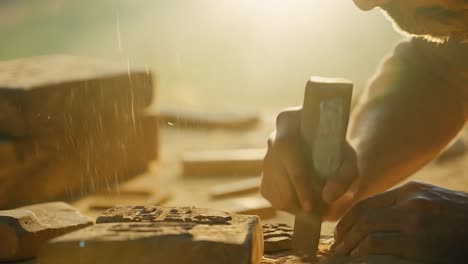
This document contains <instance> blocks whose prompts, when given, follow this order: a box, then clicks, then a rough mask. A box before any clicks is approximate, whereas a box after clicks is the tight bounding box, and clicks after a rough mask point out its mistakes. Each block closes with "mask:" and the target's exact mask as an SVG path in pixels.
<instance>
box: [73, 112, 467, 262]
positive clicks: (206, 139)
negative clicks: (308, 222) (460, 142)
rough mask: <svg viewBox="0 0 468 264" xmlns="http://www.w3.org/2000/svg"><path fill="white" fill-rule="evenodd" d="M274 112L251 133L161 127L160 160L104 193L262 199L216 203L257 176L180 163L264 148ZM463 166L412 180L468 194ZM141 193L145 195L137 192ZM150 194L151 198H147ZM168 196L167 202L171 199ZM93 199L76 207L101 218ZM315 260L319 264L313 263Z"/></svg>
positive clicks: (287, 218) (281, 219)
mask: <svg viewBox="0 0 468 264" xmlns="http://www.w3.org/2000/svg"><path fill="white" fill-rule="evenodd" d="M274 120H275V114H274V113H271V114H266V115H264V116H263V121H262V124H260V125H259V126H258V127H257V129H255V130H248V131H243V132H239V131H235V132H234V131H227V130H203V129H200V130H193V129H192V130H188V129H187V130H186V129H181V128H174V127H171V126H167V127H164V128H162V131H161V132H162V133H161V144H162V149H161V159H160V161H159V162H158V163H157V164H153V165H152V166H151V167H150V171H149V172H147V173H145V174H142V175H140V176H138V177H136V178H134V179H132V180H130V181H127V182H122V183H121V184H119V185H118V186H110V187H109V188H108V189H107V190H103V191H102V192H103V193H105V194H106V195H109V196H112V197H121V196H125V195H127V194H128V193H131V194H141V195H136V196H134V198H133V199H126V201H125V202H126V203H132V201H133V204H138V205H154V203H155V201H154V199H153V200H152V198H151V197H154V196H157V195H162V196H164V197H166V198H167V199H165V200H164V202H161V200H158V202H157V203H158V204H157V205H160V204H164V205H165V206H172V205H174V206H197V207H205V208H213V209H220V210H224V211H229V210H228V209H229V208H230V207H232V206H233V201H234V200H236V199H239V198H240V199H252V198H258V197H260V194H259V192H258V191H255V192H251V193H247V194H239V195H238V196H234V197H229V198H226V199H213V198H212V197H211V196H210V191H209V190H210V188H212V187H214V186H217V185H219V184H225V183H230V182H237V181H238V180H241V179H248V178H252V177H255V176H258V175H237V176H232V175H231V176H226V175H218V176H210V177H196V178H190V177H183V176H182V166H181V163H180V160H181V157H182V154H183V153H184V152H185V151H198V150H210V149H232V148H263V147H265V146H266V141H267V138H268V135H269V134H270V132H271V131H272V130H273V129H274ZM464 164H468V157H467V156H466V155H465V156H463V157H461V158H457V159H455V160H452V161H449V162H444V163H443V164H436V163H431V164H429V165H428V166H426V167H425V168H424V169H423V170H421V171H420V172H418V173H416V174H415V175H414V176H413V177H412V178H411V180H420V181H424V182H428V183H432V184H435V185H439V186H442V187H446V188H451V189H456V190H461V191H468V177H464V175H466V168H465V166H464ZM139 190H141V193H139ZM146 193H151V195H149V194H148V195H146ZM168 197H169V198H168ZM89 202H90V201H89V199H88V200H87V202H86V203H83V202H82V201H78V202H77V203H75V204H74V205H75V206H77V207H78V208H79V209H80V210H82V212H84V213H85V214H87V215H89V216H92V217H97V216H98V215H100V213H101V212H102V209H99V208H94V209H93V208H92V207H90V206H89ZM262 220H263V222H264V223H284V224H289V225H292V224H293V220H294V219H293V216H291V215H290V214H287V213H283V212H277V213H276V215H275V216H273V217H269V218H267V219H262ZM334 226H335V223H325V224H324V225H323V228H322V235H324V236H330V235H331V234H332V233H333V229H334ZM317 261H319V262H321V263H409V262H405V261H403V260H399V259H396V258H393V257H371V258H369V259H367V260H362V259H361V260H350V259H346V258H328V257H323V258H321V259H320V260H317ZM315 262H316V261H315ZM263 263H283V264H285V263H310V262H307V261H304V260H301V259H300V258H298V257H295V256H292V255H290V254H289V253H287V252H282V253H277V254H273V255H266V256H265V258H264V260H263Z"/></svg>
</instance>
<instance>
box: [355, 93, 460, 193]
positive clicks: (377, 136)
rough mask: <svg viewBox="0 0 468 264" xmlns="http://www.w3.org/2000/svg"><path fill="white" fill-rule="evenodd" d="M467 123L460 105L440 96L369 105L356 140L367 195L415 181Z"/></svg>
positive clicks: (359, 121)
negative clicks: (413, 178) (418, 171)
mask: <svg viewBox="0 0 468 264" xmlns="http://www.w3.org/2000/svg"><path fill="white" fill-rule="evenodd" d="M431 97H433V98H431ZM464 122H465V120H464V117H463V115H462V112H460V111H459V109H457V107H456V104H454V103H453V102H451V100H449V98H443V97H441V96H437V95H430V96H421V97H419V98H399V96H396V95H395V96H394V95H388V96H386V97H382V98H376V99H371V100H370V101H368V102H366V103H365V105H364V106H363V107H362V108H361V109H360V110H359V113H358V114H357V116H356V121H355V123H354V125H353V127H352V134H353V136H352V138H351V142H352V144H353V145H354V146H355V148H356V151H357V153H358V163H359V167H360V171H361V174H362V175H361V176H362V179H363V180H362V186H361V188H360V189H361V192H362V194H361V195H362V196H368V195H372V194H376V193H379V192H382V191H384V190H386V189H388V188H390V187H392V186H393V185H395V184H397V183H398V182H400V181H401V180H403V179H405V178H407V177H409V176H410V175H411V174H412V173H413V172H415V171H417V170H418V169H420V168H421V167H423V166H424V165H425V164H426V163H428V162H429V161H430V160H432V159H433V158H434V157H435V156H436V155H437V154H438V153H439V152H440V150H441V149H442V148H443V147H444V146H446V144H447V143H449V142H450V140H451V139H452V138H453V137H454V136H455V135H456V134H457V133H458V131H459V130H460V129H461V128H462V127H463V125H464Z"/></svg>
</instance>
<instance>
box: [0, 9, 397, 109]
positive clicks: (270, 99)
mask: <svg viewBox="0 0 468 264" xmlns="http://www.w3.org/2000/svg"><path fill="white" fill-rule="evenodd" d="M0 36H2V37H1V41H0V59H1V60H7V59H13V58H19V57H27V56H34V55H42V54H50V53H61V54H72V55H84V56H90V57H98V58H105V59H111V60H114V61H117V62H122V63H126V64H129V65H130V66H132V65H139V66H145V65H147V66H148V67H149V68H150V69H151V70H152V71H153V72H154V73H155V74H156V76H157V93H158V96H157V105H158V106H161V107H166V106H171V107H180V108H184V107H190V108H201V109H230V110H233V109H234V110H235V109H239V108H241V109H243V110H255V111H258V110H260V111H264V110H274V111H276V110H279V109H281V108H283V107H285V106H289V105H296V104H300V103H301V100H302V96H303V95H302V93H303V90H304V85H305V82H306V80H307V78H308V77H309V76H310V75H324V76H340V77H345V78H348V79H351V80H353V81H354V82H355V84H356V88H357V90H358V91H359V89H361V88H362V87H364V86H365V83H366V81H367V80H368V79H369V78H370V77H371V76H372V74H373V73H374V71H375V69H376V67H377V66H378V64H379V62H380V61H381V59H382V57H383V56H385V55H386V54H387V53H388V52H389V51H390V50H391V48H392V46H394V45H395V43H396V42H397V41H398V40H399V39H400V38H401V36H399V35H398V34H397V33H395V32H394V30H393V29H392V27H391V25H390V23H389V22H388V21H386V19H385V18H384V16H382V14H381V13H380V12H379V11H377V10H375V11H372V12H367V13H365V12H362V11H360V10H358V9H357V8H356V7H355V6H354V4H353V2H352V1H351V0H348V1H338V0H335V1H329V0H288V1H286V0H197V1H193V0H133V1H130V0H99V1H93V0H81V1H67V0H36V1H27V0H14V1H13V0H2V1H0Z"/></svg>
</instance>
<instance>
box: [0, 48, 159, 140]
mask: <svg viewBox="0 0 468 264" xmlns="http://www.w3.org/2000/svg"><path fill="white" fill-rule="evenodd" d="M0 87H1V89H0V110H2V109H3V110H5V111H3V112H2V114H0V121H1V123H2V128H1V129H0V133H2V132H3V131H5V133H8V134H11V135H10V136H23V135H28V134H32V135H47V134H50V133H53V134H59V135H60V134H63V135H73V134H74V133H77V132H83V131H88V129H89V127H90V126H91V127H92V126H99V125H102V123H103V122H120V121H124V120H130V119H134V118H135V116H138V115H140V113H142V112H143V111H144V109H145V108H146V107H147V106H148V105H150V104H151V101H152V99H153V98H152V96H153V87H152V78H151V74H150V73H149V72H148V71H147V70H146V69H139V68H131V69H129V68H128V66H127V65H119V64H114V63H109V62H104V61H100V60H95V59H89V58H82V57H73V56H64V55H50V56H40V57H32V58H25V59H17V60H11V61H4V62H0Z"/></svg>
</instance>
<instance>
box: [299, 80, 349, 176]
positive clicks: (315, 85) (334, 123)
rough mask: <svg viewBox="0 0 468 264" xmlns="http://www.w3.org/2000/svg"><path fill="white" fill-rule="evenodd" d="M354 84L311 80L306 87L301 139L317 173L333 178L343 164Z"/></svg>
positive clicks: (339, 81)
mask: <svg viewBox="0 0 468 264" xmlns="http://www.w3.org/2000/svg"><path fill="white" fill-rule="evenodd" d="M352 93H353V84H352V83H351V82H349V81H346V80H344V79H331V78H320V77H312V78H311V79H310V81H309V82H308V83H307V86H306V91H305V95H304V105H303V109H302V116H301V136H302V140H303V142H304V144H305V147H306V149H305V151H306V156H307V158H308V160H309V162H310V164H311V165H312V167H313V169H314V170H315V173H316V174H318V176H320V177H321V178H323V179H326V180H328V179H330V178H332V177H333V176H334V175H335V174H336V172H337V170H338V169H339V167H340V165H341V162H342V160H343V149H344V146H345V142H346V131H347V129H348V121H349V114H350V106H351V97H352Z"/></svg>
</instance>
